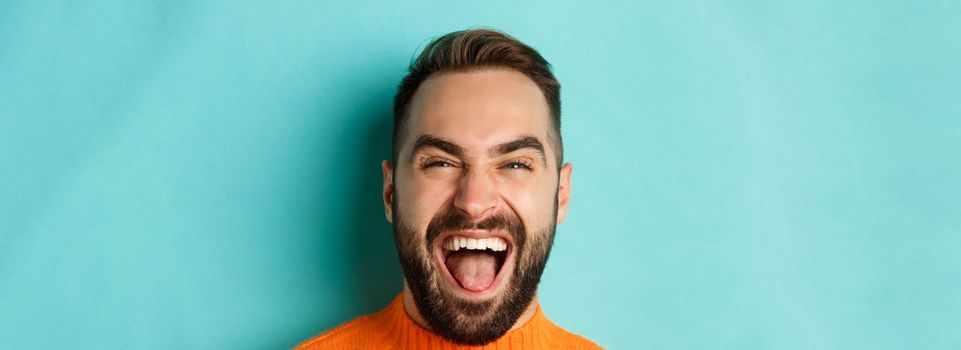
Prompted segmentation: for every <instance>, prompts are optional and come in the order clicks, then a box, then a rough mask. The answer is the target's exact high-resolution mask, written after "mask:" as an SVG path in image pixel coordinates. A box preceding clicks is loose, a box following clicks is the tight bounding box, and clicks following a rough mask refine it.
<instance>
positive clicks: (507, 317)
mask: <svg viewBox="0 0 961 350" xmlns="http://www.w3.org/2000/svg"><path fill="white" fill-rule="evenodd" d="M394 199H395V200H394V202H393V212H394V214H395V215H394V240H395V241H396V243H397V255H398V257H399V258H400V265H401V268H402V269H403V271H404V277H405V279H406V280H407V285H408V287H409V288H410V291H411V294H413V299H414V304H415V305H416V306H417V309H418V310H420V313H421V315H422V316H423V317H424V320H426V322H427V325H428V326H429V327H430V328H431V330H432V331H433V332H434V333H435V334H437V335H439V336H441V337H444V338H446V339H448V340H450V341H452V342H455V343H460V344H465V345H483V344H487V343H490V342H492V341H494V340H497V339H498V338H500V337H501V336H503V335H504V334H505V333H507V331H509V330H510V329H511V327H512V326H513V325H514V323H515V322H517V319H518V318H519V317H520V315H521V314H522V313H523V312H524V310H526V309H527V307H528V306H529V305H530V303H531V301H532V300H533V299H534V294H535V292H536V291H537V284H538V283H539V282H540V279H541V274H543V272H544V266H545V265H546V264H547V258H548V256H549V255H550V251H551V246H552V245H553V242H554V232H555V227H556V224H555V223H556V218H557V195H556V193H555V195H554V210H553V212H552V215H551V218H550V220H549V225H548V226H547V227H544V228H541V229H540V230H538V231H535V232H534V233H533V234H532V235H528V234H527V230H526V227H525V226H524V223H523V222H522V221H521V220H520V218H519V217H518V216H517V215H514V214H513V213H511V212H498V213H496V214H494V215H491V216H489V217H487V218H485V219H483V220H481V221H479V222H476V223H474V222H471V221H470V220H469V219H468V218H467V217H466V216H465V215H464V214H463V213H462V212H461V211H459V210H457V209H449V210H445V211H443V212H440V213H438V214H437V215H436V216H434V218H433V219H432V220H431V221H430V223H429V224H428V225H427V229H426V232H425V233H424V234H421V233H420V232H417V230H416V229H415V228H414V227H413V226H412V225H410V224H409V223H408V222H406V221H405V220H404V218H405V217H406V216H405V215H404V214H403V213H401V212H399V211H398V210H397V209H398V206H397V202H398V201H397V199H398V198H397V197H395V198H394ZM470 229H481V230H502V231H505V232H507V233H508V234H510V235H511V237H512V238H513V241H514V242H513V245H514V246H513V247H512V249H513V252H512V253H513V254H514V255H515V256H514V258H515V264H514V271H513V272H512V274H511V277H510V280H508V281H505V282H506V283H507V285H506V286H505V288H504V290H503V291H502V292H501V293H500V294H499V295H497V296H495V297H493V298H491V299H488V300H485V301H480V302H474V301H470V300H465V299H462V298H460V297H458V296H455V295H453V294H451V293H450V292H449V291H446V290H445V289H443V288H442V287H441V284H442V283H445V282H444V281H443V280H444V276H443V272H442V271H441V267H440V266H437V261H438V259H436V258H435V257H434V249H433V247H434V245H435V244H434V240H436V239H437V237H438V236H440V234H441V233H443V232H449V231H459V230H470ZM508 258H509V257H508ZM501 268H503V266H501ZM500 273H503V272H502V271H498V274H500Z"/></svg>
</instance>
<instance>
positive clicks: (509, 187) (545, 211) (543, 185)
mask: <svg viewBox="0 0 961 350" xmlns="http://www.w3.org/2000/svg"><path fill="white" fill-rule="evenodd" d="M554 182H555V181H550V179H538V180H537V181H525V182H510V181H507V182H502V183H501V184H500V186H498V187H499V188H501V189H502V190H501V191H500V193H501V197H502V198H504V200H505V201H506V202H507V203H508V204H510V207H511V208H513V209H514V210H515V211H516V214H517V215H518V216H520V218H521V220H523V221H524V224H525V225H526V226H527V229H528V231H534V230H536V231H540V230H541V229H543V228H544V227H545V225H550V224H551V223H552V218H553V214H554V195H555V192H556V187H554V186H555V185H554V184H553V183H554ZM528 233H532V232H528Z"/></svg>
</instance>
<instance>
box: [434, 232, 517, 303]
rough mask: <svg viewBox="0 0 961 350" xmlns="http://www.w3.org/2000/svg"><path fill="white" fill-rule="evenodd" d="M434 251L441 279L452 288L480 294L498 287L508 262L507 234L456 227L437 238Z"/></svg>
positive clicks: (509, 247) (509, 251) (509, 263)
mask: <svg viewBox="0 0 961 350" xmlns="http://www.w3.org/2000/svg"><path fill="white" fill-rule="evenodd" d="M437 241H438V244H436V248H435V249H436V251H435V253H437V254H436V256H437V257H438V259H439V260H440V261H439V263H440V265H441V266H443V267H442V268H441V269H442V270H444V275H445V280H447V283H448V284H449V285H450V286H451V287H452V289H454V290H455V291H459V292H460V293H461V294H466V295H468V296H475V297H476V296H483V295H487V294H491V293H494V292H495V291H496V290H498V288H497V287H498V286H499V285H500V284H501V283H500V282H501V281H502V280H503V279H504V275H506V274H508V273H507V271H509V270H510V269H509V268H508V266H506V265H512V264H513V259H510V257H511V254H510V253H511V251H512V249H511V243H510V242H511V241H510V239H509V236H506V235H498V234H492V233H491V232H488V231H457V232H449V233H445V234H443V235H441V236H440V237H438V239H437Z"/></svg>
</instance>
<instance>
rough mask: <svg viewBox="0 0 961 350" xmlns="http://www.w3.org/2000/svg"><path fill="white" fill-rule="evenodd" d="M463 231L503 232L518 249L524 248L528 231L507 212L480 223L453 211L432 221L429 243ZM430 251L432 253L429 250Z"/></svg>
mask: <svg viewBox="0 0 961 350" xmlns="http://www.w3.org/2000/svg"><path fill="white" fill-rule="evenodd" d="M461 230H485V231H494V230H501V231H505V232H507V233H508V234H510V235H511V237H512V238H513V239H514V244H515V245H516V246H517V248H521V247H523V246H524V241H525V238H527V231H526V230H525V229H524V223H523V222H521V219H520V218H519V217H517V216H516V215H512V214H509V213H505V212H497V213H494V214H493V215H490V216H488V217H486V218H484V219H482V220H480V221H477V222H473V221H471V220H470V218H468V217H467V215H465V214H464V213H463V212H461V211H459V210H456V209H453V210H446V211H444V212H442V213H439V214H438V215H436V216H434V218H433V219H431V221H430V223H429V224H428V225H427V237H426V238H427V242H425V243H427V244H428V245H429V244H430V242H433V241H434V240H435V239H437V236H440V234H441V233H443V232H447V231H461ZM428 251H431V250H430V249H428Z"/></svg>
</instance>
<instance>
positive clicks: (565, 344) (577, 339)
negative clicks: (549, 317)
mask: <svg viewBox="0 0 961 350" xmlns="http://www.w3.org/2000/svg"><path fill="white" fill-rule="evenodd" d="M553 326H554V327H555V329H554V330H553V331H552V332H551V333H552V334H553V337H554V341H555V346H556V348H557V349H584V350H594V349H604V348H603V347H601V346H600V345H597V344H596V343H594V342H592V341H591V340H590V339H587V338H585V337H583V336H581V335H579V334H576V333H572V332H569V331H567V330H566V329H563V328H561V327H560V326H557V325H553Z"/></svg>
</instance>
